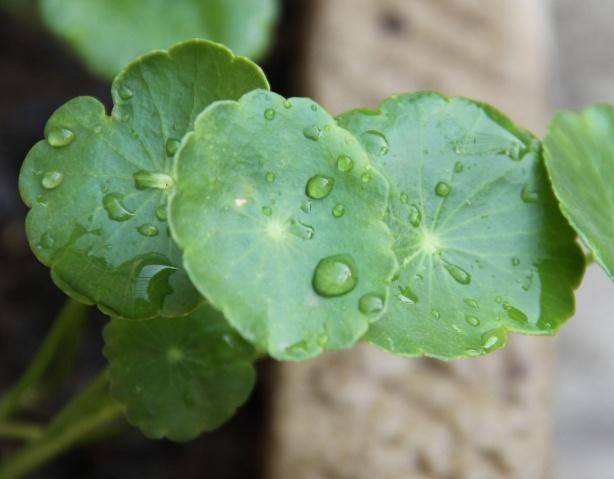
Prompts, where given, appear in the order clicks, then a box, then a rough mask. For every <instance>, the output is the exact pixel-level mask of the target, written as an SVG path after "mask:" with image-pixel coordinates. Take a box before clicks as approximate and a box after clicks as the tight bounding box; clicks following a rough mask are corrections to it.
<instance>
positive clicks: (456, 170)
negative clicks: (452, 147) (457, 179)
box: [454, 161, 464, 173]
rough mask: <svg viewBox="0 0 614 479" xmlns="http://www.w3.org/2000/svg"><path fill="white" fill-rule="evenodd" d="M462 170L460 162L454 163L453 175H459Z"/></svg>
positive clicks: (462, 166)
mask: <svg viewBox="0 0 614 479" xmlns="http://www.w3.org/2000/svg"><path fill="white" fill-rule="evenodd" d="M463 168H464V165H463V164H462V163H461V162H460V161H457V162H456V163H454V172H455V173H460V172H461V171H463Z"/></svg>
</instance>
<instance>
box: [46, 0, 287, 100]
mask: <svg viewBox="0 0 614 479" xmlns="http://www.w3.org/2000/svg"><path fill="white" fill-rule="evenodd" d="M38 3H39V6H40V16H41V19H42V21H43V22H44V23H45V25H46V26H47V27H48V28H49V29H50V30H51V31H52V32H53V33H55V34H56V35H57V36H58V37H60V38H62V39H63V40H65V41H66V42H67V43H69V44H70V45H71V46H72V47H73V48H74V49H75V50H76V52H77V54H78V55H79V56H80V57H81V59H82V60H83V61H84V62H85V64H86V65H87V66H88V67H89V68H90V69H91V70H92V71H93V72H95V73H97V74H99V75H101V76H103V77H106V78H112V77H113V75H115V74H116V73H118V72H119V71H120V70H121V69H122V68H123V66H124V65H126V64H127V63H129V62H131V61H132V60H134V59H135V58H137V57H138V56H140V55H143V54H144V53H147V52H149V51H152V50H160V49H166V48H168V47H170V46H171V45H172V44H174V43H177V42H181V41H186V40H190V39H192V38H203V39H207V40H211V41H214V42H219V43H221V44H224V45H226V46H228V47H229V48H231V49H232V50H233V51H235V52H236V54H237V55H245V56H248V57H250V58H255V59H257V58H260V57H261V56H262V55H263V54H264V53H265V51H266V49H267V48H268V46H269V44H270V41H271V37H272V31H273V27H274V24H275V22H276V20H277V17H278V14H279V5H278V3H279V2H278V0H233V1H231V2H229V1H227V0H173V2H172V4H171V3H168V2H157V1H154V2H152V1H151V0H79V1H78V2H75V1H73V0H40V2H38ZM120 92H121V94H122V98H123V99H125V100H129V99H131V98H132V97H133V96H134V95H138V93H137V90H134V89H132V88H130V87H125V88H122V90H120Z"/></svg>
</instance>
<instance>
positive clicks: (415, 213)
mask: <svg viewBox="0 0 614 479" xmlns="http://www.w3.org/2000/svg"><path fill="white" fill-rule="evenodd" d="M409 223H410V224H411V225H412V226H413V227H414V228H417V227H418V226H420V223H422V213H421V212H420V210H419V209H418V207H417V206H416V205H411V206H410V207H409Z"/></svg>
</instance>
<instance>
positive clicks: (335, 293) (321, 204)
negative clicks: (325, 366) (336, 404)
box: [169, 90, 396, 359]
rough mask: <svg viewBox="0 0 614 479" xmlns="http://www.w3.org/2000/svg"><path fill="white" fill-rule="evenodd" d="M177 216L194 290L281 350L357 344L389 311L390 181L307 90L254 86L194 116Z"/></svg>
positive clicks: (257, 339) (182, 161) (310, 352)
mask: <svg viewBox="0 0 614 479" xmlns="http://www.w3.org/2000/svg"><path fill="white" fill-rule="evenodd" d="M175 175H176V181H177V184H176V188H175V190H174V192H173V195H172V199H171V204H170V209H169V214H170V217H169V221H170V224H171V230H172V232H173V237H174V238H175V240H176V241H177V243H178V244H179V246H180V247H181V249H182V250H183V252H184V264H185V267H186V269H187V271H188V272H189V275H190V278H191V280H192V281H193V283H194V285H195V286H196V287H197V288H198V290H199V291H200V292H201V293H202V294H204V295H205V297H206V298H208V299H209V300H210V301H211V303H212V304H213V305H214V306H216V307H217V308H219V309H220V310H222V311H223V312H224V315H225V317H226V318H227V319H228V321H229V322H230V324H232V325H233V326H234V327H235V328H236V329H237V330H238V331H239V332H240V333H241V334H242V335H243V336H244V337H245V338H247V339H248V340H249V341H252V342H253V343H255V344H256V345H258V346H259V347H261V348H262V349H264V350H266V351H268V352H269V353H270V354H271V355H272V356H274V357H276V358H279V359H305V358H307V357H311V356H314V355H316V354H318V353H320V352H321V351H322V350H324V349H340V348H346V347H349V346H351V345H352V344H353V343H354V342H355V341H356V340H358V339H359V338H360V337H361V336H362V335H363V334H364V333H365V332H366V330H367V327H368V324H369V323H370V322H372V321H374V320H375V319H377V317H378V316H379V315H381V313H382V311H383V309H384V307H385V302H386V299H387V290H388V281H389V280H390V278H391V276H392V274H393V272H394V269H395V266H396V265H395V259H394V254H393V253H392V250H391V244H392V237H391V235H390V231H389V230H388V228H387V227H386V225H385V224H384V222H383V221H382V218H383V216H384V212H385V208H386V204H387V193H388V185H387V182H386V181H385V179H384V178H383V176H381V175H380V174H379V173H378V172H377V171H376V170H375V169H373V168H372V166H371V164H370V162H369V159H368V157H367V154H366V152H365V150H364V148H363V147H362V146H361V145H360V143H359V142H358V141H357V140H356V139H355V138H354V137H353V136H352V135H351V134H350V133H348V132H347V131H346V130H343V129H341V128H339V127H338V126H337V125H336V123H335V121H334V119H333V118H331V117H330V116H329V115H328V114H327V113H326V112H325V111H324V110H323V109H322V108H321V107H320V106H318V105H317V104H316V103H314V102H313V101H311V100H308V99H297V98H295V99H289V100H287V99H284V98H282V97H281V96H279V95H276V94H274V93H270V92H267V91H263V90H260V91H255V92H252V93H249V94H247V95H245V96H244V97H242V98H241V99H240V100H239V101H238V102H233V101H228V102H218V103H216V104H214V105H212V106H210V107H209V108H208V109H207V110H205V111H204V112H203V113H202V114H201V116H200V117H199V118H198V120H197V121H196V126H195V131H194V132H193V133H191V134H189V135H188V136H187V137H186V138H185V139H184V143H183V146H182V148H181V150H180V151H179V153H178V157H177V163H176V170H175Z"/></svg>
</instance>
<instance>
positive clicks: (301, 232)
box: [287, 218, 315, 240]
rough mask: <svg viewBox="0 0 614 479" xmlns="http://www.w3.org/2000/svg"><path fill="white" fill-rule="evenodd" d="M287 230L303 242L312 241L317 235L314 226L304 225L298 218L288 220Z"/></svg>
mask: <svg viewBox="0 0 614 479" xmlns="http://www.w3.org/2000/svg"><path fill="white" fill-rule="evenodd" d="M287 229H288V231H289V232H290V234H292V235H294V236H296V237H297V238H300V239H302V240H310V239H312V238H313V235H314V234H315V230H314V229H313V226H310V225H307V224H305V223H302V222H301V221H298V220H297V219H296V218H291V219H290V220H288V228H287Z"/></svg>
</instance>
